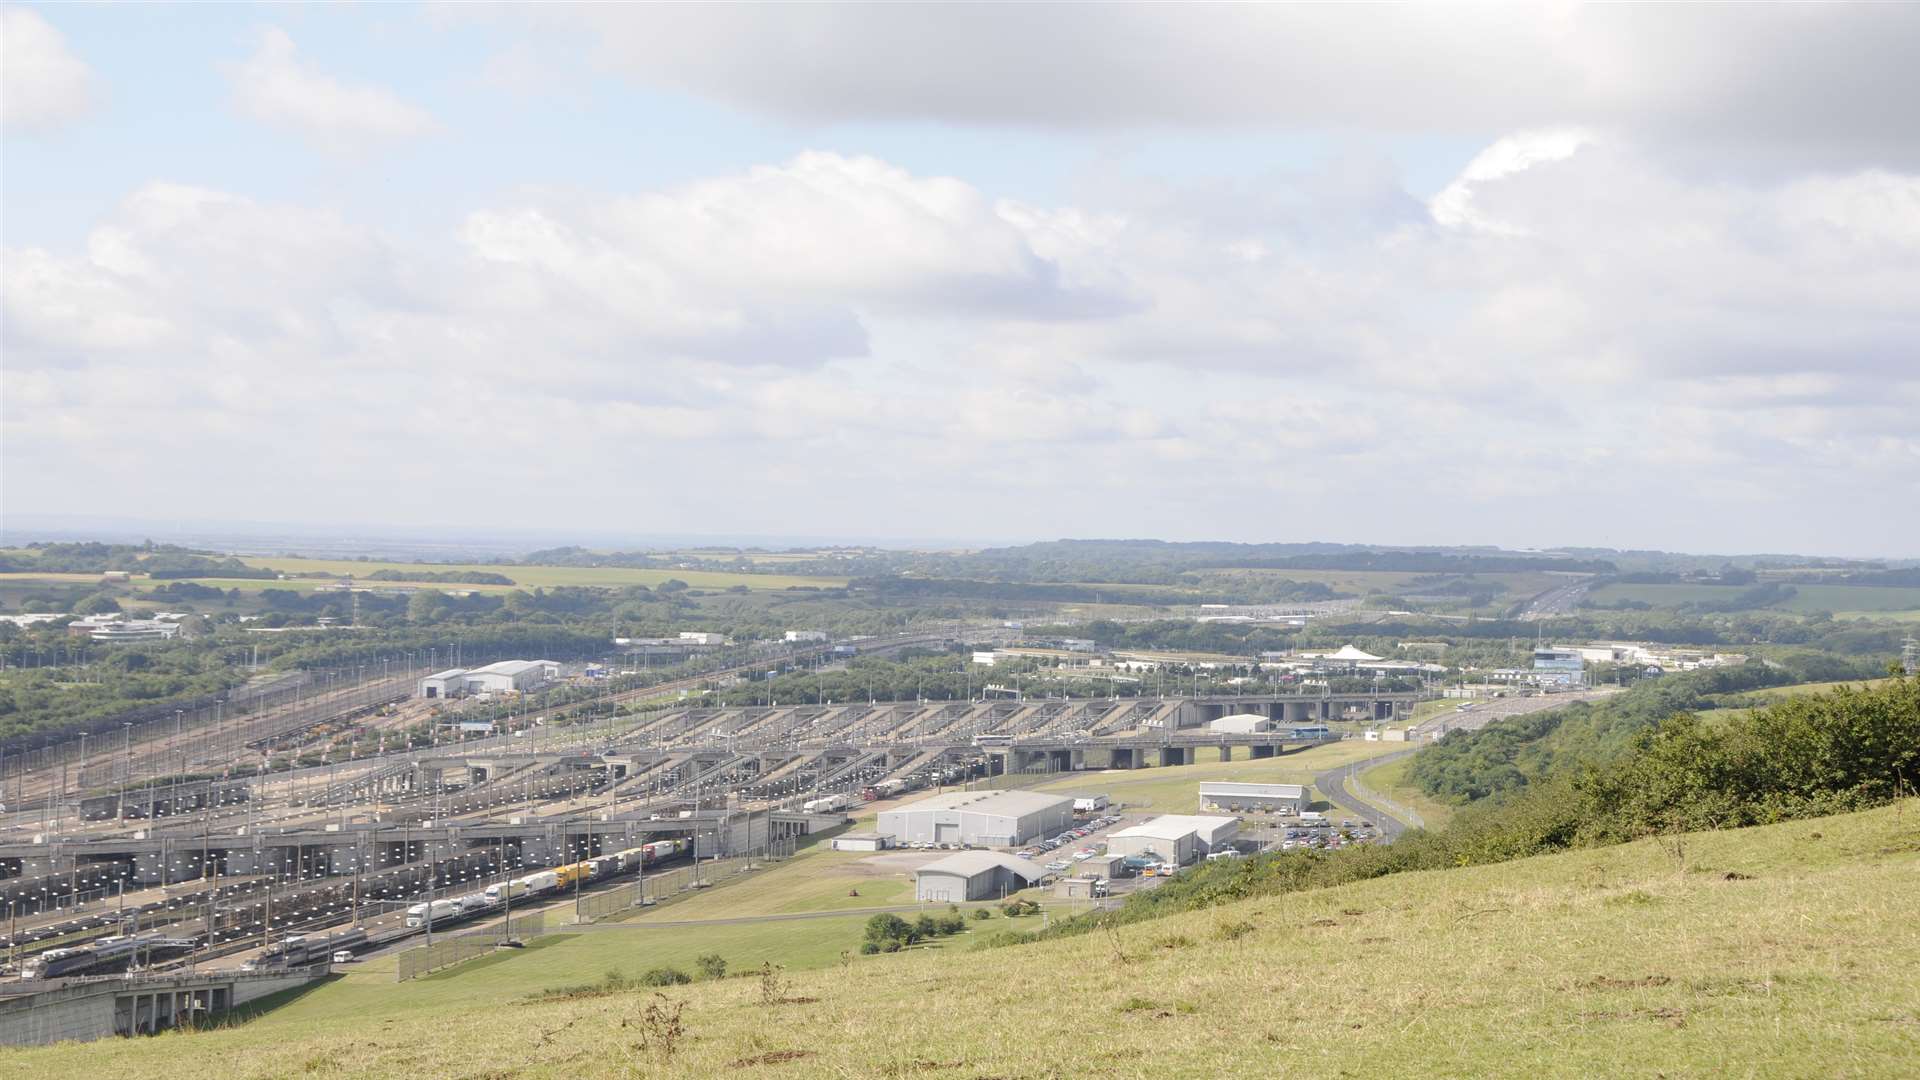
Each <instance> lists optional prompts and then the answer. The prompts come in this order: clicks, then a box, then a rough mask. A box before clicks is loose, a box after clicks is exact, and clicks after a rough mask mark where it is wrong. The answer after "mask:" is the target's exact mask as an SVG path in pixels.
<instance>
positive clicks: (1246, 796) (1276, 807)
mask: <svg viewBox="0 0 1920 1080" xmlns="http://www.w3.org/2000/svg"><path fill="white" fill-rule="evenodd" d="M1307 801H1308V800H1307V789H1306V787H1305V786H1304V785H1301V784H1233V783H1228V782H1226V781H1222V780H1203V781H1201V783H1200V809H1202V810H1212V811H1215V812H1225V813H1230V814H1297V813H1299V812H1300V811H1302V810H1305V809H1306V808H1307Z"/></svg>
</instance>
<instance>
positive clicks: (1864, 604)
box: [1588, 585, 1920, 616]
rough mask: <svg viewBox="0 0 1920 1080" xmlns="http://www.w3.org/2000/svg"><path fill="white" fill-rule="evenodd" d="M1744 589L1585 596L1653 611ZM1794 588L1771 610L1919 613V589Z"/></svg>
mask: <svg viewBox="0 0 1920 1080" xmlns="http://www.w3.org/2000/svg"><path fill="white" fill-rule="evenodd" d="M1748 588H1749V586H1742V585H1602V586H1600V587H1599V588H1597V589H1594V590H1593V591H1592V592H1591V593H1589V594H1588V595H1589V596H1590V597H1591V598H1592V600H1593V601H1594V602H1595V603H1598V604H1610V603H1618V602H1620V601H1622V600H1637V601H1639V602H1641V603H1645V604H1652V605H1653V606H1654V607H1659V608H1672V607H1679V606H1680V605H1681V604H1689V603H1717V602H1720V601H1725V600H1731V599H1733V598H1734V597H1736V596H1739V595H1740V594H1741V593H1743V592H1746V591H1747V589H1748ZM1794 588H1795V589H1796V590H1797V591H1796V592H1795V594H1794V595H1793V596H1792V597H1790V598H1788V599H1787V600H1786V601H1785V602H1784V603H1781V604H1779V605H1777V606H1776V607H1775V608H1773V609H1772V610H1778V611H1792V612H1798V613H1801V614H1809V613H1812V612H1815V611H1831V612H1847V613H1849V614H1852V615H1867V616H1875V615H1878V614H1879V613H1881V612H1894V611H1900V612H1908V611H1914V610H1915V609H1920V588H1907V587H1901V586H1881V585H1796V586H1794Z"/></svg>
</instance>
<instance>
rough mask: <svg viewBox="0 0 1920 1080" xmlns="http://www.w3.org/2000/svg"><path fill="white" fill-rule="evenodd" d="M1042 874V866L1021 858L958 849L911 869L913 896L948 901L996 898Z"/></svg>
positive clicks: (1044, 874) (925, 899) (926, 899)
mask: <svg viewBox="0 0 1920 1080" xmlns="http://www.w3.org/2000/svg"><path fill="white" fill-rule="evenodd" d="M1046 875H1047V872H1046V871H1045V870H1044V869H1042V868H1040V867H1038V866H1035V865H1033V864H1032V863H1030V862H1028V861H1027V860H1025V859H1016V858H1014V857H1013V856H1011V855H1002V854H1000V853H999V852H997V851H962V852H958V853H956V854H953V855H949V856H947V857H946V858H944V859H935V860H934V861H933V862H930V863H928V864H927V865H925V866H923V867H921V868H920V869H918V870H915V871H914V872H913V898H914V899H915V900H918V901H922V902H925V901H935V902H944V903H949V904H953V903H959V902H960V901H962V900H998V899H1000V898H1001V897H1004V896H1007V895H1009V894H1011V893H1016V892H1019V891H1020V890H1021V889H1024V888H1026V887H1027V886H1029V885H1032V884H1034V883H1036V882H1038V881H1039V880H1040V879H1041V878H1043V877H1046Z"/></svg>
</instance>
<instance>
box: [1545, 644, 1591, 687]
mask: <svg viewBox="0 0 1920 1080" xmlns="http://www.w3.org/2000/svg"><path fill="white" fill-rule="evenodd" d="M1586 667H1587V661H1586V657H1585V656H1584V655H1582V654H1581V652H1580V650H1578V649H1545V648H1542V649H1535V650H1533V682H1534V683H1535V684H1536V685H1538V686H1550V685H1551V686H1585V685H1586V683H1587V672H1586Z"/></svg>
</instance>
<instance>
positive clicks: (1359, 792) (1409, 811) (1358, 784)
mask: <svg viewBox="0 0 1920 1080" xmlns="http://www.w3.org/2000/svg"><path fill="white" fill-rule="evenodd" d="M1401 756H1403V755H1399V754H1395V755H1392V758H1398V757H1401ZM1389 760H1391V758H1380V759H1377V760H1374V761H1362V762H1358V763H1357V764H1358V766H1359V768H1354V769H1353V770H1352V771H1350V772H1348V773H1347V787H1348V790H1350V791H1351V792H1353V794H1354V796H1355V797H1356V798H1358V799H1359V800H1360V801H1361V802H1366V803H1372V804H1373V805H1375V806H1378V807H1380V808H1381V809H1383V810H1385V811H1386V812H1387V813H1389V814H1392V815H1393V816H1394V817H1397V818H1399V819H1400V820H1401V821H1404V822H1406V823H1407V824H1408V825H1411V826H1413V827H1414V828H1416V829H1424V828H1426V827H1427V819H1425V818H1423V817H1421V816H1420V812H1419V811H1417V810H1415V809H1414V808H1412V807H1411V806H1405V805H1402V804H1401V803H1400V801H1399V800H1397V799H1390V798H1388V797H1386V796H1385V795H1382V794H1380V793H1379V792H1377V791H1375V790H1373V789H1372V788H1370V787H1368V786H1367V782H1366V781H1365V780H1362V779H1360V772H1361V769H1362V768H1368V769H1370V768H1373V767H1374V766H1376V765H1381V764H1385V763H1387V762H1388V761H1389Z"/></svg>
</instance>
